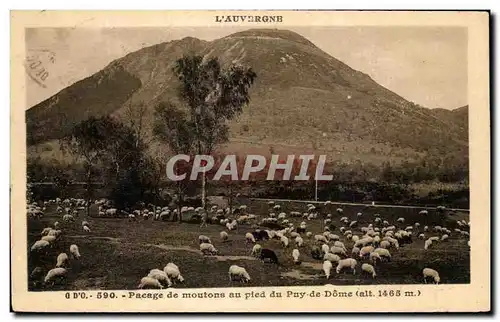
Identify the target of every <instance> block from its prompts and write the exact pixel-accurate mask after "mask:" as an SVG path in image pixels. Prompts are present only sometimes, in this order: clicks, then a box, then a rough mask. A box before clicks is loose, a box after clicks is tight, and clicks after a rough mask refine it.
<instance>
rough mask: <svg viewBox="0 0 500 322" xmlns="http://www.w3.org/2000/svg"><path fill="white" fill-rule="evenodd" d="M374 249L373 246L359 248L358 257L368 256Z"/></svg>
mask: <svg viewBox="0 0 500 322" xmlns="http://www.w3.org/2000/svg"><path fill="white" fill-rule="evenodd" d="M374 249H375V248H374V247H373V246H365V247H363V248H361V250H360V251H359V257H360V258H363V257H366V256H368V255H370V253H371V252H373V250H374Z"/></svg>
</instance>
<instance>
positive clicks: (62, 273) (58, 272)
mask: <svg viewBox="0 0 500 322" xmlns="http://www.w3.org/2000/svg"><path fill="white" fill-rule="evenodd" d="M67 272H68V271H67V270H66V269H65V268H62V267H57V268H53V269H51V270H50V271H48V273H47V275H45V279H44V282H45V283H46V284H47V283H48V282H52V284H54V281H55V279H56V278H63V277H66V273H67Z"/></svg>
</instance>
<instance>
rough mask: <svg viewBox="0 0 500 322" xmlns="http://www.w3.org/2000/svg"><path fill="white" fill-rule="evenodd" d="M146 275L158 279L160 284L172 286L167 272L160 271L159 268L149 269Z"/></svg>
mask: <svg viewBox="0 0 500 322" xmlns="http://www.w3.org/2000/svg"><path fill="white" fill-rule="evenodd" d="M147 277H152V278H154V279H156V280H158V281H159V282H160V283H162V285H167V287H171V286H172V281H171V280H170V278H168V275H167V273H165V271H162V270H160V269H157V268H154V269H152V270H151V271H149V274H148V276H147Z"/></svg>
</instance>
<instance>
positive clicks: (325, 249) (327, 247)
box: [321, 244, 330, 254]
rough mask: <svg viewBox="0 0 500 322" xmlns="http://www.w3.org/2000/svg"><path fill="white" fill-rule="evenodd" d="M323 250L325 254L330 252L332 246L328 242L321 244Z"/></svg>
mask: <svg viewBox="0 0 500 322" xmlns="http://www.w3.org/2000/svg"><path fill="white" fill-rule="evenodd" d="M321 251H322V252H323V254H326V253H328V252H329V251H330V246H328V245H327V244H323V245H321Z"/></svg>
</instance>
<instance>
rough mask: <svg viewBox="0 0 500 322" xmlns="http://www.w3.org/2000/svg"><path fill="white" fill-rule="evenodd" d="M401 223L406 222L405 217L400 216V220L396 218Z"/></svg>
mask: <svg viewBox="0 0 500 322" xmlns="http://www.w3.org/2000/svg"><path fill="white" fill-rule="evenodd" d="M396 221H397V222H399V223H404V222H405V219H404V218H403V217H399V218H398V220H396Z"/></svg>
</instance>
